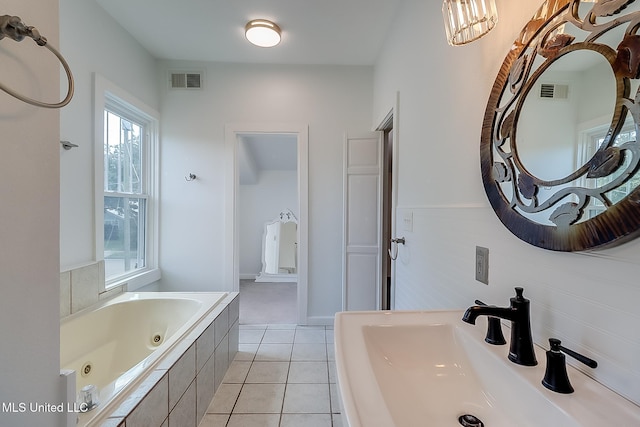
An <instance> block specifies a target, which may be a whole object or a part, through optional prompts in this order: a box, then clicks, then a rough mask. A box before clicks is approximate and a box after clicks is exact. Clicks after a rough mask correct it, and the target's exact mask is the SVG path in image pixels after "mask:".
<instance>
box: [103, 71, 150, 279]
mask: <svg viewBox="0 0 640 427" xmlns="http://www.w3.org/2000/svg"><path fill="white" fill-rule="evenodd" d="M110 86H111V85H110V84H109V83H108V82H106V81H104V80H103V79H100V78H99V77H96V95H102V96H101V97H98V96H96V98H101V99H100V100H99V101H97V105H96V111H100V112H101V115H100V116H98V114H97V113H96V120H100V123H99V126H96V129H97V130H96V135H99V137H98V139H99V141H100V143H101V145H102V147H101V150H100V152H101V153H102V155H101V156H100V157H101V158H100V161H99V163H98V160H96V165H97V167H96V170H97V171H96V181H97V184H96V189H97V190H98V192H99V195H98V196H97V197H96V254H97V256H98V259H100V256H102V257H103V259H104V269H105V281H106V284H107V287H109V285H116V284H120V283H122V282H129V289H130V290H132V289H135V288H136V287H140V286H143V285H145V284H147V283H151V282H152V281H153V280H156V279H157V278H159V274H158V273H157V261H156V255H155V254H156V253H157V250H156V246H155V242H156V241H157V239H156V234H157V232H156V224H157V221H156V212H157V209H156V206H155V205H156V200H157V197H156V194H155V192H156V190H157V189H156V173H157V171H156V170H157V161H156V157H155V151H156V149H155V147H156V145H157V119H156V117H157V114H155V113H154V112H152V111H151V110H149V109H148V108H146V107H144V106H143V105H142V104H141V103H139V102H138V101H136V100H133V99H131V97H129V96H128V95H127V94H122V93H120V92H121V91H120V90H119V89H116V88H111V87H110ZM116 93H118V94H117V95H116ZM98 188H99V189H98ZM150 272H155V274H151V275H149V274H148V273H150ZM145 276H146V277H145ZM156 276H157V277H156ZM132 282H135V283H132ZM132 284H133V286H132ZM136 285H137V286H136Z"/></svg>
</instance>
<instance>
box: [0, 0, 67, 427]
mask: <svg viewBox="0 0 640 427" xmlns="http://www.w3.org/2000/svg"><path fill="white" fill-rule="evenodd" d="M3 14H8V15H15V16H19V17H20V18H22V21H23V22H24V23H25V24H26V25H28V26H34V27H36V28H37V29H38V30H39V31H40V33H41V34H42V35H43V36H45V37H46V38H47V39H48V40H49V43H51V45H52V46H55V47H57V46H58V28H59V25H58V19H57V17H58V1H47V2H41V4H35V3H34V2H25V1H24V0H8V1H6V2H3ZM0 62H1V63H2V76H1V77H0V79H1V80H2V83H3V84H4V85H7V86H8V87H10V88H12V89H13V90H16V91H17V92H20V93H22V94H24V95H25V96H28V97H30V98H34V99H39V100H44V101H46V102H58V101H59V100H60V99H61V98H60V90H61V89H60V77H59V76H60V69H61V68H60V65H59V63H58V60H57V58H56V57H55V56H53V55H52V54H51V52H49V51H48V50H46V49H43V48H41V47H39V46H37V45H36V44H35V43H34V42H33V41H32V40H30V39H26V40H23V41H22V42H19V43H18V42H15V41H13V40H10V39H8V38H5V39H3V40H2V41H0ZM62 90H64V93H66V83H65V86H64V87H63V89H62ZM59 117H60V113H59V110H55V109H54V110H52V109H45V108H39V107H34V106H30V105H27V104H25V103H23V102H22V101H19V100H16V99H14V98H13V97H11V96H9V95H7V94H6V93H4V92H0V129H1V130H2V138H1V140H0V145H1V146H2V155H1V156H0V200H1V202H0V203H1V205H2V209H0V242H1V243H0V271H1V272H2V275H1V276H0V289H1V290H2V298H0V342H2V351H0V366H2V369H0V384H2V386H1V387H0V404H1V405H2V407H1V408H0V409H2V410H1V411H0V425H3V426H15V427H23V426H24V427H31V426H61V425H62V422H63V420H62V417H61V416H60V415H59V414H56V413H50V412H49V413H47V412H37V411H36V412H31V411H30V408H29V405H30V404H31V403H42V404H44V403H48V404H53V405H58V404H60V403H61V402H62V401H63V399H64V396H63V393H62V388H61V385H62V381H61V380H60V376H59V375H60V329H59V327H58V319H59V313H58V302H57V301H58V299H59V293H60V291H59V289H60V288H59V283H60V282H59V272H60V266H59V248H58V219H59V215H60V214H59V206H60V205H59V194H60V189H59V185H58V179H59V162H58V156H59V151H60V149H61V148H60V142H59V133H60V128H59ZM21 404H23V405H25V407H24V410H21V407H20V405H21ZM5 405H13V406H12V407H11V406H5ZM8 408H11V409H10V410H7V409H8ZM12 410H14V411H15V412H12Z"/></svg>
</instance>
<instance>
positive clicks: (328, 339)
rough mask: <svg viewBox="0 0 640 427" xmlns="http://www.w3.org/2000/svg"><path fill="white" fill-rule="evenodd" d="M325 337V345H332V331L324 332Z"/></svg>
mask: <svg viewBox="0 0 640 427" xmlns="http://www.w3.org/2000/svg"><path fill="white" fill-rule="evenodd" d="M325 337H326V340H327V343H333V342H334V334H333V329H327V330H326V331H325Z"/></svg>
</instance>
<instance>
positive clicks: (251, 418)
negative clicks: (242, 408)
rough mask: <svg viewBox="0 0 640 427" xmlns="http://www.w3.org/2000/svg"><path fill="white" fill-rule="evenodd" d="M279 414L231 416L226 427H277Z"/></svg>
mask: <svg viewBox="0 0 640 427" xmlns="http://www.w3.org/2000/svg"><path fill="white" fill-rule="evenodd" d="M279 421H280V414H256V415H251V414H233V415H231V418H229V423H228V424H227V427H278V422H279Z"/></svg>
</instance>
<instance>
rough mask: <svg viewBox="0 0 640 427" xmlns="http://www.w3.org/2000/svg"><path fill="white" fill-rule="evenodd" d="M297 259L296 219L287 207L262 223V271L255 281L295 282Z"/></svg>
mask: <svg viewBox="0 0 640 427" xmlns="http://www.w3.org/2000/svg"><path fill="white" fill-rule="evenodd" d="M297 261H298V220H297V218H296V217H295V215H294V214H293V212H291V211H290V210H288V209H287V210H284V211H282V212H280V214H279V215H278V217H277V218H275V219H274V220H273V221H268V222H266V223H265V225H264V234H263V236H262V271H261V272H260V274H258V276H257V277H256V282H296V281H297V280H298V269H297Z"/></svg>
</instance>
